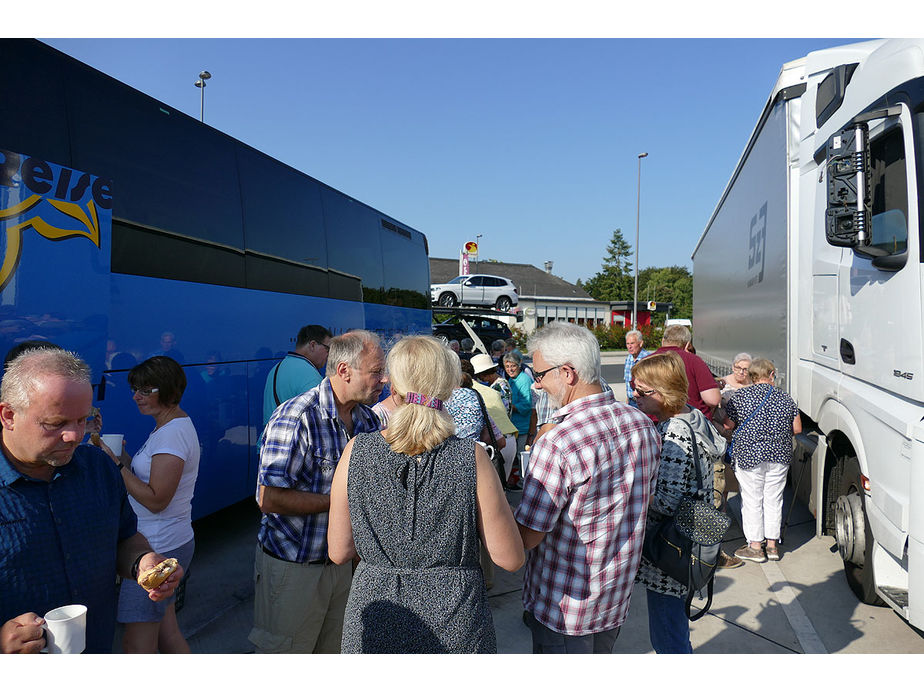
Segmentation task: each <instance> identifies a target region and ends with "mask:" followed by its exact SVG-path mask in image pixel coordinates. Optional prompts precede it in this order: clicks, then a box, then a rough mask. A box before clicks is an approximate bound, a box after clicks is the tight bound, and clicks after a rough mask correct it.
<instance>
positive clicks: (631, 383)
mask: <svg viewBox="0 0 924 693" xmlns="http://www.w3.org/2000/svg"><path fill="white" fill-rule="evenodd" d="M629 387H631V388H632V392H634V393H635V394H636V395H638V396H639V397H651V396H652V395H653V394H654V393H655V392H657V390H640V389H639V388H638V386H637V385H636V384H635V380H634V379H632V380H630V381H629Z"/></svg>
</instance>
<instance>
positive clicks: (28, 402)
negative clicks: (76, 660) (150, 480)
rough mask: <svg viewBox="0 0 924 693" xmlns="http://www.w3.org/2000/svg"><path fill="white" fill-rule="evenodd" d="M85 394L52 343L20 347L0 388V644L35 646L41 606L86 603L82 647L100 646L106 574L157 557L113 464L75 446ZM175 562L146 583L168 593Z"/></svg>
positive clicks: (85, 410) (106, 637) (111, 597)
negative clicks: (158, 581) (163, 575)
mask: <svg viewBox="0 0 924 693" xmlns="http://www.w3.org/2000/svg"><path fill="white" fill-rule="evenodd" d="M92 403H93V390H92V387H91V386H90V369H89V367H88V366H87V365H86V363H84V362H83V361H82V360H81V359H79V358H78V357H77V356H76V355H74V354H72V353H70V352H67V351H64V350H62V349H39V350H31V351H26V352H24V353H23V354H22V355H20V356H19V357H17V358H15V359H13V360H12V361H11V362H10V363H9V365H8V366H7V369H6V373H5V374H4V376H3V384H2V387H0V425H2V428H0V595H2V597H0V624H2V625H0V652H3V653H15V652H21V653H34V652H39V651H40V650H41V649H42V648H43V647H44V646H45V638H44V633H43V631H42V625H43V624H44V620H43V619H42V618H41V615H42V614H45V613H47V612H48V611H50V610H52V609H55V608H57V607H59V606H65V605H68V604H83V605H84V606H86V607H87V630H86V649H85V650H84V651H85V652H93V653H100V652H110V651H111V649H112V641H113V635H114V633H115V622H116V597H117V592H116V589H115V576H116V573H118V574H120V575H122V577H124V578H127V579H135V578H136V577H137V575H138V573H139V572H140V571H144V570H147V569H149V568H153V567H154V566H155V565H157V564H158V563H159V562H160V561H162V560H163V559H164V557H163V556H160V555H159V554H157V553H155V552H153V551H152V550H151V547H150V545H149V544H148V541H147V539H145V538H144V536H142V535H141V534H138V532H137V519H136V517H135V513H134V512H133V511H132V509H131V506H130V505H129V503H128V498H127V495H126V492H125V484H124V483H123V482H122V479H121V476H120V474H119V470H118V467H117V466H116V465H115V464H114V463H113V462H112V461H111V460H110V459H109V457H108V456H107V455H105V454H104V453H103V452H102V451H101V450H100V449H98V448H95V447H91V446H86V445H80V442H81V440H82V439H83V436H84V432H85V428H86V420H87V416H88V414H89V413H90V408H91V406H92ZM181 577H182V568H180V569H178V570H177V571H176V572H175V573H174V574H173V575H172V576H171V577H170V578H168V579H167V581H166V582H165V583H164V584H163V585H161V586H160V587H158V588H157V589H155V590H151V591H150V592H149V594H150V597H151V599H153V600H154V601H160V600H162V599H166V598H168V597H170V596H171V595H172V594H173V592H174V590H175V589H176V586H177V585H178V584H179V582H180V578H181Z"/></svg>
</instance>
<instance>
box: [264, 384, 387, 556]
mask: <svg viewBox="0 0 924 693" xmlns="http://www.w3.org/2000/svg"><path fill="white" fill-rule="evenodd" d="M352 415H353V435H354V436H355V435H357V434H359V433H370V432H373V431H378V430H379V419H378V417H376V415H375V413H374V412H373V411H372V409H371V408H370V407H367V406H365V405H362V404H357V405H356V406H354V407H353V412H352ZM349 440H350V435H349V434H348V433H347V431H346V429H345V428H344V427H343V424H342V423H341V421H340V418H339V417H338V415H337V403H336V401H335V400H334V391H333V389H332V388H331V385H330V379H329V378H324V380H322V381H321V384H320V385H318V386H317V387H315V388H312V389H311V390H308V392H305V393H304V394H301V395H299V396H298V397H294V398H292V399H290V400H288V401H287V402H283V403H282V404H281V405H280V406H279V408H278V409H276V411H275V412H274V413H273V416H272V417H270V420H269V423H267V424H266V430H265V431H264V432H263V447H262V448H261V449H260V469H259V472H258V474H257V496H258V498H259V494H260V486H273V487H278V488H289V489H295V490H297V491H309V492H311V493H323V494H330V484H331V480H332V479H333V477H334V469H336V467H337V461H338V460H339V459H340V455H341V453H342V452H343V449H344V448H345V447H346V444H347V443H348V442H349ZM327 522H328V513H317V514H314V515H280V514H278V513H265V514H264V515H263V520H262V521H261V523H260V533H259V535H258V538H259V541H260V543H261V544H262V545H263V546H264V547H266V548H267V549H269V551H270V552H272V553H273V554H275V555H276V556H278V557H279V558H284V559H285V560H288V561H294V562H296V563H306V562H308V561H317V560H322V559H325V558H327Z"/></svg>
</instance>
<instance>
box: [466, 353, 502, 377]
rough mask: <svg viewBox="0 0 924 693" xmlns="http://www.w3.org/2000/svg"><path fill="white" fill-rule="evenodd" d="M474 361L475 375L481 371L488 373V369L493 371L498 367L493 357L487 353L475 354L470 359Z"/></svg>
mask: <svg viewBox="0 0 924 693" xmlns="http://www.w3.org/2000/svg"><path fill="white" fill-rule="evenodd" d="M469 360H470V361H471V363H472V369H474V371H475V375H478V374H479V373H487V372H488V371H493V370H494V369H495V368H497V364H496V363H494V359H492V358H491V357H490V356H488V355H487V354H475V355H474V356H472V358H471V359H469Z"/></svg>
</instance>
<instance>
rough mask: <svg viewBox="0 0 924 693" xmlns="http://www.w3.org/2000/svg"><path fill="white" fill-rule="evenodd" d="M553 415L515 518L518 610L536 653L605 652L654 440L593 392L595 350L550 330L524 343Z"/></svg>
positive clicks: (646, 425) (581, 336) (622, 599)
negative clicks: (519, 553)
mask: <svg viewBox="0 0 924 693" xmlns="http://www.w3.org/2000/svg"><path fill="white" fill-rule="evenodd" d="M529 351H530V352H531V353H532V354H533V371H534V373H535V378H536V386H537V387H540V388H541V389H542V390H544V391H545V392H546V393H547V394H548V396H549V399H550V401H551V404H552V405H553V406H554V407H557V408H558V411H557V412H556V413H555V415H554V417H553V422H555V424H556V425H555V427H554V428H552V429H551V430H549V431H548V432H547V433H546V434H545V435H543V436H542V437H541V438H539V440H538V441H537V442H536V444H535V445H534V446H533V449H532V454H531V456H530V460H529V473H528V474H527V477H526V479H525V483H524V486H523V499H522V501H521V502H520V505H519V507H518V508H517V510H516V513H515V517H516V520H517V523H518V524H519V525H520V534H521V535H522V536H523V544H524V545H525V547H526V549H527V551H528V554H527V559H526V575H525V578H524V585H523V607H524V608H525V610H526V612H527V613H526V621H527V625H528V626H529V627H530V630H531V631H532V634H533V652H535V653H552V652H568V653H585V654H589V653H600V654H602V653H610V652H612V651H613V646H614V644H615V641H616V637H617V636H618V635H619V628H620V626H621V625H622V623H623V621H625V618H626V614H627V612H628V610H629V598H630V597H631V596H632V587H633V584H634V580H635V573H636V572H637V571H638V566H639V561H640V560H641V556H642V542H643V540H644V537H645V516H646V512H647V509H648V499H649V497H650V495H651V493H653V492H654V487H655V483H656V481H657V472H658V460H659V457H660V453H661V437H660V436H659V435H658V432H657V431H656V430H655V427H654V426H653V425H652V423H651V420H650V419H649V418H648V417H647V416H645V415H644V414H642V413H641V412H640V411H639V410H638V409H634V408H632V407H630V406H628V405H626V404H622V403H621V402H618V401H617V400H616V398H615V396H614V395H613V392H612V391H611V390H606V391H603V389H602V388H601V387H600V384H599V380H600V347H599V345H598V344H597V340H596V338H595V337H594V336H593V334H592V333H591V332H590V331H588V330H587V329H586V328H583V327H580V326H577V325H572V324H570V323H565V322H559V321H556V322H553V323H550V324H549V325H547V326H546V327H544V328H542V329H541V330H539V332H537V333H536V334H535V335H533V337H532V338H531V339H530V341H529Z"/></svg>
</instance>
